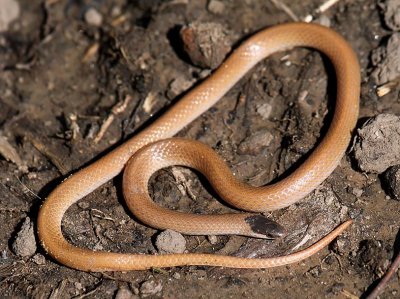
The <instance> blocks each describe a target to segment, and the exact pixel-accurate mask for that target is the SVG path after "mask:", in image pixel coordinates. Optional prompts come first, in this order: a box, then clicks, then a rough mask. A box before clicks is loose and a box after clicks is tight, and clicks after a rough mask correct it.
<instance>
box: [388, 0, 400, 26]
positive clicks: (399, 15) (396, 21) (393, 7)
mask: <svg viewBox="0 0 400 299" xmlns="http://www.w3.org/2000/svg"><path fill="white" fill-rule="evenodd" d="M385 2H386V3H385V6H386V7H385V23H386V25H387V26H388V27H389V28H390V29H392V30H394V31H399V30H400V1H398V0H387V1H385Z"/></svg>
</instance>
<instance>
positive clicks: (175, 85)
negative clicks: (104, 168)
mask: <svg viewBox="0 0 400 299" xmlns="http://www.w3.org/2000/svg"><path fill="white" fill-rule="evenodd" d="M2 2H4V3H5V2H15V1H11V0H8V1H5V0H2ZM283 2H286V5H287V7H289V8H290V10H291V12H292V17H293V16H294V17H296V16H297V17H298V18H299V19H302V18H304V17H305V16H307V15H309V14H310V13H313V12H315V10H316V9H317V8H318V6H319V5H321V4H322V3H323V1H321V0H304V1H261V0H246V1H205V0H199V1H188V0H173V1H158V0H150V1H146V0H143V1H141V0H136V1H128V0H109V1H100V0H97V1H95V0H82V1H76V0H75V1H73V0H69V1H63V0H47V1H44V0H43V1H39V0H35V1H22V0H21V1H19V2H18V1H17V3H19V11H17V12H16V13H17V14H18V17H17V18H15V19H14V20H12V21H10V22H11V23H10V24H8V25H7V26H6V25H4V24H3V23H4V22H5V21H4V20H2V21H1V22H0V23H1V25H2V26H1V29H0V30H3V32H2V33H1V34H0V68H1V72H0V88H1V91H2V92H1V95H0V107H1V109H0V148H1V151H0V154H1V155H0V224H1V230H0V252H1V254H0V294H2V295H1V296H2V297H13V298H19V297H20V298H25V297H28V298H84V297H86V298H114V297H115V298H139V297H141V298H145V297H146V298H316V297H318V298H323V297H326V298H357V297H360V296H364V295H365V294H367V293H368V291H369V290H370V289H371V287H372V286H374V284H375V283H376V282H377V281H379V278H380V277H381V276H382V275H383V273H385V271H386V269H387V268H388V266H389V265H390V263H391V261H392V259H393V256H394V255H395V254H396V253H397V252H398V251H399V242H398V241H399V239H398V229H399V225H398V223H399V221H398V219H399V217H398V215H399V211H400V203H399V202H398V201H397V200H395V198H396V197H395V196H391V193H390V192H388V191H387V190H386V188H385V184H384V182H383V181H382V179H383V177H384V175H382V174H380V173H373V172H372V173H367V172H365V171H363V170H361V169H360V167H359V166H358V164H357V161H356V160H355V158H354V154H353V151H352V147H351V146H350V147H349V150H348V152H347V154H346V156H345V157H344V158H343V159H342V161H341V163H340V165H339V167H338V168H337V169H336V170H335V171H334V172H333V173H332V175H331V176H330V177H329V178H328V179H326V180H325V182H324V183H323V184H322V185H321V186H320V187H319V188H317V190H315V191H314V192H312V194H310V195H309V196H307V197H306V198H305V199H303V200H302V201H300V202H299V203H297V204H295V205H293V206H291V207H289V208H286V209H283V210H279V211H276V212H273V213H268V215H267V216H268V217H270V218H271V219H273V220H275V221H277V222H278V223H280V224H281V225H283V226H284V227H285V228H286V230H287V235H286V236H285V237H283V238H282V239H278V240H273V241H265V240H257V239H249V238H244V237H239V236H218V237H212V236H211V237H210V236H199V237H196V236H185V239H186V244H185V242H183V245H182V246H186V251H188V252H208V253H211V252H215V253H217V254H231V255H238V256H247V257H263V256H276V255H285V254H288V253H291V252H294V251H297V250H298V249H299V248H303V247H305V246H308V245H310V244H312V243H314V242H315V241H317V240H318V239H320V238H321V237H323V236H324V235H325V234H326V233H328V232H329V231H331V230H332V229H333V228H334V227H335V226H337V225H338V224H339V223H341V222H343V221H345V220H347V219H349V218H352V219H353V220H354V224H353V225H352V226H351V227H350V228H349V229H348V230H347V231H346V232H345V233H344V234H343V235H341V236H340V237H339V238H338V239H337V240H336V241H334V242H333V243H332V244H331V246H330V247H329V248H326V249H324V250H322V251H321V252H320V253H318V254H316V255H314V256H313V257H311V258H309V259H307V260H305V261H303V262H301V263H298V264H293V265H289V266H285V267H279V268H275V269H268V270H238V269H223V268H211V267H198V266H188V267H177V268H170V269H153V270H151V271H131V272H126V273H122V272H107V273H85V272H81V271H77V270H73V269H70V268H67V267H65V266H63V265H60V264H59V263H57V262H56V261H54V260H53V259H52V258H51V257H49V256H48V255H47V254H46V252H45V251H44V250H43V248H42V247H41V246H40V244H39V242H38V239H37V235H36V229H32V227H36V219H37V213H38V210H39V208H40V205H41V203H42V202H43V200H44V199H45V198H46V196H47V195H48V194H49V193H50V192H51V190H53V189H54V188H55V186H57V185H58V184H59V183H60V182H61V181H62V180H63V179H64V178H66V177H68V176H69V175H70V174H72V173H74V172H75V171H77V170H79V169H80V168H82V167H84V166H85V165H88V164H90V162H91V161H93V160H96V159H97V158H99V157H101V156H103V155H105V154H106V153H107V152H108V151H109V150H110V149H112V148H115V147H116V146H118V145H119V144H122V143H123V142H124V140H126V139H128V138H129V137H130V136H133V135H135V133H136V132H137V131H139V130H140V129H141V128H143V127H145V126H146V125H148V123H149V122H151V120H153V119H154V118H156V117H157V116H158V115H159V114H160V113H162V112H163V111H164V110H165V109H166V108H167V107H169V106H171V105H173V104H174V102H176V101H178V100H179V98H180V97H182V95H184V93H185V91H186V90H188V89H190V88H191V86H195V85H196V84H199V83H200V82H201V81H202V80H204V78H205V77H206V76H207V75H208V74H209V73H210V72H211V71H212V70H211V68H214V67H215V66H216V65H217V64H219V63H220V62H219V59H220V58H221V51H225V52H224V54H223V55H222V59H223V58H224V57H225V55H226V54H225V53H228V52H229V51H230V49H231V47H232V49H233V48H235V47H237V45H238V44H240V42H241V41H243V40H244V39H245V38H246V37H248V36H250V35H251V34H252V33H254V32H257V31H258V30H260V29H262V28H266V27H269V26H272V25H275V24H279V23H284V22H290V21H292V17H291V16H290V15H291V14H288V11H287V10H285V9H283V8H282V6H279V5H277V4H279V3H283ZM388 2H391V5H392V6H394V7H396V5H395V4H393V2H396V1H388ZM274 3H275V4H274ZM392 6H391V7H392ZM388 7H389V5H385V2H382V1H376V0H353V1H346V0H343V1H339V2H338V3H337V4H336V5H335V6H333V7H331V8H330V9H329V10H328V11H327V12H325V13H324V14H323V15H318V14H316V17H317V22H320V23H323V24H325V25H329V26H330V27H331V28H333V29H334V30H336V31H337V32H339V33H340V34H341V35H343V36H344V37H345V38H346V39H347V40H348V42H349V43H350V44H351V45H352V47H353V48H354V49H355V51H356V53H357V55H358V57H359V60H360V64H361V73H362V94H361V110H360V121H359V124H358V127H359V128H361V126H362V125H363V123H365V121H366V120H367V119H368V118H369V117H372V116H376V115H378V114H381V113H390V114H395V115H396V114H397V115H400V101H399V91H400V88H399V87H398V84H397V83H398V81H396V74H395V75H393V74H390V75H386V76H383V75H382V76H381V75H380V76H379V78H380V79H381V78H389V79H388V80H389V81H388V82H389V83H390V84H389V85H388V86H389V91H387V92H386V93H385V94H379V93H377V91H378V89H377V87H378V85H379V87H381V85H383V84H386V83H388V82H379V83H378V85H377V80H376V79H374V78H373V76H371V74H372V73H374V72H375V74H376V73H377V72H378V71H377V70H376V68H378V67H379V66H380V65H382V63H381V64H380V63H379V59H378V58H376V57H377V55H378V54H379V53H383V54H382V55H384V52H385V50H380V52H379V53H378V54H376V52H374V50H375V51H376V49H378V48H379V47H383V49H385V46H386V43H387V42H388V40H389V38H390V36H392V34H394V32H393V30H394V29H391V28H392V27H390V26H388V24H387V22H385V11H386V9H388ZM397 7H398V6H397ZM1 9H2V8H1V7H0V10H1ZM10 9H15V7H14V8H13V7H11V8H10ZM14 13H15V11H14ZM0 15H1V14H0ZM8 16H11V14H8ZM0 17H1V16H0ZM3 18H4V16H3ZM394 19H395V18H394V17H393V18H392V19H391V21H392V22H394V21H393V20H394ZM213 23H217V24H218V25H215V26H213V25H210V24H213ZM200 25H202V26H203V27H201V28H202V30H200V29H199V31H198V33H199V34H202V35H203V40H204V34H207V30H206V33H204V28H210V30H211V28H214V29H215V32H216V33H215V34H217V35H218V36H217V37H216V38H218V39H219V38H221V39H223V40H224V43H222V42H221V43H218V44H219V46H213V47H212V48H210V49H208V51H210V52H208V54H207V55H208V57H199V55H196V53H187V52H185V50H189V51H190V49H188V47H187V44H186V46H185V45H184V43H183V42H184V41H185V39H184V38H182V35H180V32H183V31H181V29H182V28H186V30H196V26H197V28H198V26H200ZM399 28H400V27H399ZM214 29H213V30H214ZM397 30H398V29H397ZM213 32H214V31H213ZM189 33H190V32H189ZM210 36H212V35H211V34H210ZM186 37H187V36H186ZM199 40H201V39H199ZM206 40H207V38H206ZM210 40H211V41H214V40H213V39H212V38H210ZM195 42H196V41H195ZM211 44H212V43H211ZM221 45H223V47H221ZM392 48H393V49H394V50H396V49H399V48H400V47H393V46H392ZM192 51H200V54H201V53H202V52H201V50H199V49H197V50H196V49H195V50H192ZM210 53H211V54H210ZM213 53H214V54H215V55H214V54H213ZM373 53H375V55H373ZM193 54H194V56H196V59H197V60H200V61H201V62H200V64H199V62H198V61H196V60H195V59H193ZM217 54H218V55H217ZM207 55H205V56H207ZM210 55H211V56H210ZM213 55H214V56H213ZM379 55H380V54H379ZM382 55H381V56H382ZM200 56H201V55H200ZM374 57H375V58H376V59H375V60H374V61H372V58H374ZM397 57H399V56H397ZM191 58H192V60H191ZM379 58H381V57H380V56H379ZM198 65H201V66H198ZM390 66H391V67H392V71H393V69H394V70H396V69H397V70H399V69H400V67H397V68H396V67H394V66H393V63H390ZM397 76H398V74H397ZM397 78H398V77H397ZM396 82H397V83H396ZM386 87H387V86H386ZM378 94H379V95H378ZM334 98H335V77H334V73H333V70H332V68H331V66H330V64H329V63H328V61H327V59H325V57H323V56H322V55H321V54H319V53H318V52H316V51H312V50H309V49H296V50H293V51H290V52H287V53H277V54H275V55H273V56H271V57H269V58H268V59H266V60H265V61H262V62H261V63H259V64H258V65H257V66H256V67H255V68H254V69H253V70H252V71H251V72H250V73H249V74H248V75H246V76H245V77H244V78H243V79H242V80H241V81H240V82H239V83H238V84H236V85H235V87H233V88H232V90H231V91H230V92H229V93H228V94H227V95H226V96H224V97H223V99H221V100H220V101H219V102H218V103H217V104H216V105H215V106H214V107H213V108H211V109H210V110H209V111H207V112H206V113H204V114H203V115H202V116H201V117H199V118H198V119H196V120H195V121H193V122H192V123H191V124H190V125H188V126H187V127H186V128H185V129H184V130H182V131H181V132H180V133H179V136H181V137H184V138H190V139H196V140H200V141H202V142H204V143H206V144H208V145H209V146H211V147H212V148H214V149H215V150H216V151H217V152H218V153H219V154H220V155H221V156H222V157H223V159H224V160H225V161H227V163H228V164H229V166H230V167H231V169H232V171H233V172H234V173H235V174H236V176H237V177H238V178H240V179H241V180H243V181H244V182H247V183H249V184H252V185H256V186H260V185H264V184H267V183H269V182H271V181H274V180H278V179H279V177H282V176H285V175H287V174H288V173H290V172H291V170H292V169H294V168H295V167H297V166H298V165H299V164H300V163H301V161H303V160H304V158H305V157H307V155H308V153H310V152H311V151H312V149H313V148H314V147H315V145H316V144H318V142H319V140H320V139H321V137H322V136H323V135H324V133H325V132H326V130H327V127H328V125H329V122H330V119H331V117H332V112H333V107H334ZM107 120H109V122H108V123H109V126H107V127H106V126H104V124H105V123H106V122H107ZM355 133H356V132H355ZM389 136H390V135H389ZM355 142H357V140H356V139H355ZM149 189H150V191H151V194H152V196H153V199H154V200H155V201H156V202H157V203H159V204H161V205H163V206H166V207H168V208H171V209H177V210H181V211H190V212H192V213H193V212H194V213H222V212H227V211H231V209H230V208H228V207H225V206H224V205H223V204H222V202H221V201H220V200H219V199H218V200H216V199H215V194H214V192H212V190H210V188H209V186H208V185H207V183H205V180H204V178H202V177H198V176H197V174H196V173H194V172H192V171H189V170H187V169H184V168H180V167H173V168H169V169H166V170H162V171H159V172H158V173H157V174H155V175H154V177H153V179H152V182H151V184H150V185H149ZM63 232H64V235H65V237H66V238H67V239H68V240H69V242H71V243H72V244H74V245H76V246H79V247H85V248H90V249H94V250H105V251H114V252H133V253H150V254H157V253H158V250H157V247H156V245H155V244H156V240H155V239H156V236H157V235H158V234H159V233H160V232H159V231H158V230H155V229H152V228H148V227H147V226H144V225H142V224H140V223H138V222H137V221H135V219H134V217H133V216H132V215H131V213H130V212H129V210H128V209H127V207H126V205H125V203H124V200H123V197H122V192H121V176H118V177H116V178H115V179H114V180H112V181H110V182H108V183H106V184H105V185H103V186H102V187H101V188H99V189H98V190H96V191H94V192H93V193H91V194H90V195H88V196H87V197H85V198H84V199H82V200H80V201H79V202H78V203H77V204H76V205H73V206H72V207H71V208H70V209H69V210H68V212H67V214H66V215H65V217H64V219H63ZM164 239H168V238H164ZM183 241H184V240H183ZM24 242H26V243H24ZM35 242H37V244H35ZM399 292H400V284H399V277H398V276H395V277H394V279H393V280H392V281H391V282H390V283H389V285H388V286H387V288H386V289H385V291H384V294H383V295H382V296H381V298H398V297H399V296H400V293H399Z"/></svg>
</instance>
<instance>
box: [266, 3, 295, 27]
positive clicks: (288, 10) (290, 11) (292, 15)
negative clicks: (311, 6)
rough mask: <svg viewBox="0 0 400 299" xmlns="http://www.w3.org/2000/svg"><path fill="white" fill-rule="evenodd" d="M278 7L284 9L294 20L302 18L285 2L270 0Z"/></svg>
mask: <svg viewBox="0 0 400 299" xmlns="http://www.w3.org/2000/svg"><path fill="white" fill-rule="evenodd" d="M270 1H271V2H272V4H273V5H275V7H276V8H278V9H281V10H283V11H284V12H285V13H286V14H287V15H288V16H289V17H290V18H291V19H292V20H293V21H295V22H298V21H299V20H300V19H299V17H298V16H296V14H295V13H294V12H293V11H292V10H291V9H290V8H289V7H288V6H287V5H286V4H285V3H283V2H281V1H279V0H270Z"/></svg>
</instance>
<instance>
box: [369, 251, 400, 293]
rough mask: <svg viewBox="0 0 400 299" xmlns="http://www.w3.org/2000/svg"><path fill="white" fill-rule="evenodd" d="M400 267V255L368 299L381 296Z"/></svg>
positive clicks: (399, 254)
mask: <svg viewBox="0 0 400 299" xmlns="http://www.w3.org/2000/svg"><path fill="white" fill-rule="evenodd" d="M399 265H400V253H398V254H397V256H396V258H395V260H394V261H393V263H392V265H391V266H390V268H389V270H388V271H387V272H386V274H385V275H384V276H383V278H382V279H381V281H380V282H379V283H378V285H377V286H376V287H375V288H374V289H373V290H372V292H371V293H370V294H369V295H368V296H367V298H366V299H375V298H376V297H378V296H379V294H380V293H381V292H382V291H383V289H384V288H385V287H386V285H387V284H388V282H389V281H390V279H391V278H392V277H393V275H394V274H395V273H396V271H397V269H398V268H399Z"/></svg>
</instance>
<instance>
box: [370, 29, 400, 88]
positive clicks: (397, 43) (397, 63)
mask: <svg viewBox="0 0 400 299" xmlns="http://www.w3.org/2000/svg"><path fill="white" fill-rule="evenodd" d="M371 61H372V64H373V65H374V66H375V69H374V70H373V71H372V73H371V77H372V78H373V79H374V81H375V83H376V84H378V85H381V84H384V83H387V82H390V81H392V80H395V79H397V78H398V77H399V76H400V33H394V34H392V36H391V37H390V38H389V40H388V42H387V44H386V46H381V47H379V48H377V49H375V50H374V51H373V53H372V56H371Z"/></svg>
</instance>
